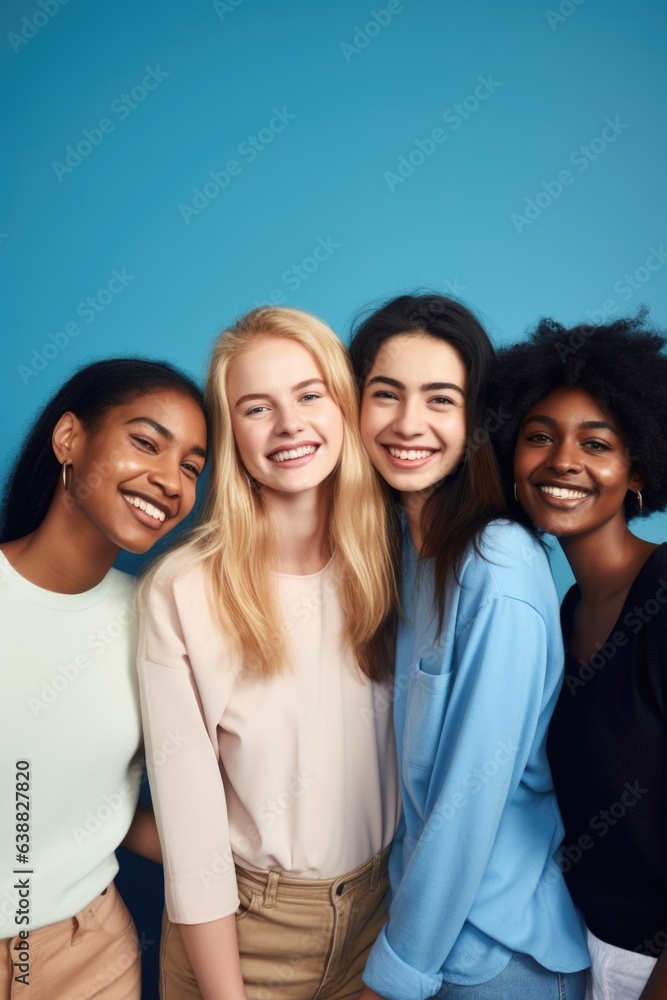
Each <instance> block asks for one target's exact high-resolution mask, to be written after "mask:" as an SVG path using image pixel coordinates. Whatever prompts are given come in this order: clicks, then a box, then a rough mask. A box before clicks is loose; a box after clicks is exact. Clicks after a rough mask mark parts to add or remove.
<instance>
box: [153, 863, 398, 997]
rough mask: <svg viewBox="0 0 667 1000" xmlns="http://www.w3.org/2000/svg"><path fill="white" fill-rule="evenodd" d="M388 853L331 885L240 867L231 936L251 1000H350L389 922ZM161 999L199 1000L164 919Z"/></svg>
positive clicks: (177, 939) (174, 932) (173, 928)
mask: <svg viewBox="0 0 667 1000" xmlns="http://www.w3.org/2000/svg"><path fill="white" fill-rule="evenodd" d="M388 853H389V849H388V848H387V849H386V850H385V851H383V852H382V854H377V855H376V856H375V857H374V858H371V860H370V861H368V862H366V864H364V865H360V866H359V868H355V869H354V871H352V872H348V874H347V875H341V876H340V877H339V878H336V879H303V878H289V877H288V876H285V875H283V874H282V873H281V872H278V871H271V872H251V871H247V870H246V869H243V868H239V867H238V866H237V869H236V875H237V881H238V888H239V897H240V899H241V906H240V909H239V912H238V913H237V915H236V930H237V934H238V939H239V951H240V954H241V969H242V971H243V982H244V983H245V991H246V997H247V998H248V1000H315V998H317V1000H355V998H357V997H359V996H360V994H361V992H362V990H363V987H364V984H363V982H362V980H361V973H362V972H363V970H364V966H365V965H366V959H367V958H368V953H369V951H370V949H371V947H372V945H373V942H374V941H375V939H376V938H377V936H378V934H379V933H380V931H381V929H382V926H383V924H384V923H385V921H386V919H387V909H386V903H385V896H386V894H387V887H388V878H387V856H388ZM160 995H161V998H162V1000H201V993H200V992H199V988H198V986H197V982H196V980H195V977H194V973H193V971H192V966H191V965H190V962H189V960H188V957H187V955H186V953H185V948H184V946H183V940H182V938H181V935H180V931H179V929H178V925H176V924H172V923H170V921H169V920H168V919H167V918H166V916H165V920H164V922H163V929H162V951H161V961H160Z"/></svg>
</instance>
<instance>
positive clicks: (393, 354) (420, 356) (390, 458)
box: [360, 333, 467, 494]
mask: <svg viewBox="0 0 667 1000" xmlns="http://www.w3.org/2000/svg"><path fill="white" fill-rule="evenodd" d="M466 384H467V374H466V369H465V365H464V364H463V362H462V360H461V358H460V357H459V355H458V353H457V352H456V351H455V350H454V348H453V347H452V346H451V345H450V344H448V343H447V342H446V341H443V340H439V339H437V338H435V337H431V336H429V335H425V334H421V333H406V334H398V335H397V336H394V337H389V338H388V339H387V340H385V341H384V343H383V344H382V346H381V347H380V349H379V350H378V353H377V355H376V357H375V360H374V362H373V367H372V368H371V370H370V372H369V374H368V377H367V379H366V382H365V384H364V388H363V392H362V397H361V425H360V426H361V437H362V439H363V442H364V446H365V448H366V451H367V452H368V454H369V455H370V457H371V461H372V462H373V465H374V466H375V468H376V469H377V470H378V472H379V473H380V475H381V476H382V477H383V479H385V480H386V481H387V482H388V483H389V485H390V486H392V487H393V488H394V489H396V490H398V491H399V492H400V493H401V494H410V493H416V492H421V491H428V489H429V488H430V487H432V486H434V485H435V484H436V483H438V482H440V480H442V479H444V477H445V476H447V475H448V474H449V473H450V472H452V470H453V469H454V468H456V466H457V465H458V463H459V461H460V460H461V456H462V455H463V450H464V447H465V441H466V410H465V392H466Z"/></svg>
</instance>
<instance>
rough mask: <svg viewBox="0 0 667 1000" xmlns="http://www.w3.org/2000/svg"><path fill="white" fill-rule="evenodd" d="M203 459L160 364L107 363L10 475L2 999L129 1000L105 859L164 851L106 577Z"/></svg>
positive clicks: (133, 963) (172, 522) (119, 909)
mask: <svg viewBox="0 0 667 1000" xmlns="http://www.w3.org/2000/svg"><path fill="white" fill-rule="evenodd" d="M205 460H206V420H205V416H204V409H203V397H202V395H201V392H200V390H199V389H198V387H197V386H196V385H195V384H194V383H193V382H192V381H191V380H190V379H189V378H187V377H186V376H185V375H183V374H182V373H181V372H179V371H178V370H176V369H174V368H173V367H171V366H170V365H167V364H163V363H161V362H154V361H147V360H143V359H139V358H114V359H111V360H107V361H98V362H95V363H94V364H91V365H88V366H87V367H85V368H82V369H81V370H80V371H78V372H76V374H75V375H73V376H72V378H70V379H69V381H68V382H67V383H66V384H65V385H64V386H62V388H61V389H60V390H59V391H58V392H57V393H56V394H55V396H54V397H53V398H52V399H51V400H50V401H49V402H48V403H47V405H46V406H45V407H44V409H43V411H42V412H41V414H40V415H39V416H38V418H37V420H36V422H35V424H34V426H33V428H32V430H31V431H30V432H29V434H28V437H27V439H26V441H25V444H24V446H23V448H22V450H21V452H20V454H19V456H18V459H17V461H16V464H15V466H14V470H13V473H12V475H11V476H10V478H9V481H8V484H7V487H6V490H5V495H4V502H3V507H2V527H1V533H0V539H1V541H0V593H1V594H2V600H1V602H0V635H1V636H2V648H3V659H4V667H3V676H2V680H1V681H0V690H1V693H2V697H1V698H0V704H1V705H2V713H1V714H2V719H1V721H0V745H1V746H2V754H1V756H2V761H3V764H2V767H3V779H2V785H3V789H5V791H6V792H7V797H8V798H11V801H12V803H13V802H14V801H15V804H16V808H15V810H14V809H11V810H10V808H9V806H8V805H7V804H6V807H5V808H4V809H3V811H2V815H1V816H0V845H2V846H1V848H0V858H1V860H2V866H1V871H0V898H1V900H2V905H1V907H0V939H2V940H1V941H0V956H1V957H0V993H1V995H2V996H3V997H5V996H6V997H9V996H10V995H11V996H15V995H18V993H17V992H15V991H17V990H18V991H19V992H20V990H19V987H20V986H27V987H32V988H33V989H34V990H36V991H37V992H36V995H39V996H45V997H46V996H48V997H49V1000H65V998H69V997H72V996H87V997H88V996H93V995H94V996H95V997H100V998H102V997H104V998H105V1000H107V998H108V1000H119V998H124V1000H125V998H138V997H139V991H140V949H139V942H138V939H137V934H136V931H135V928H134V924H133V922H132V919H131V917H130V915H129V913H128V911H127V909H126V908H125V906H124V904H123V902H122V900H121V899H120V896H118V894H117V892H116V890H115V888H114V884H113V879H114V876H115V874H116V872H117V870H118V863H117V861H116V857H115V849H116V848H117V847H118V846H119V845H120V844H121V843H123V846H126V847H129V848H130V849H131V850H135V851H137V853H140V854H143V855H144V856H146V857H150V858H152V859H153V860H160V851H159V844H158V841H157V834H156V831H155V822H154V820H153V818H152V814H151V813H150V812H149V810H146V809H144V808H142V807H139V809H137V808H136V807H137V797H138V794H139V785H140V781H141V774H142V764H141V726H140V719H139V703H138V690H137V682H136V675H135V659H136V619H137V611H136V609H135V604H134V582H133V580H132V578H131V577H130V576H128V575H127V574H125V573H121V572H119V571H118V570H116V569H114V568H113V563H114V560H115V559H116V556H117V555H118V553H119V552H120V551H121V550H122V549H124V550H126V551H129V552H134V553H143V552H146V551H147V550H148V549H150V547H151V546H152V545H153V544H154V543H155V542H156V541H158V540H159V539H161V538H163V537H164V536H165V535H166V534H167V533H168V532H169V531H170V530H171V529H172V528H174V527H176V525H177V524H179V523H180V521H182V520H183V518H184V517H186V515H187V514H188V513H189V512H190V510H191V509H192V506H193V504H194V501H195V491H196V484H197V479H198V477H199V474H200V473H201V471H202V469H203V466H204V462H205ZM169 752H171V747H167V746H165V747H163V748H162V753H163V754H166V753H169ZM147 763H148V768H149V770H150V769H151V767H154V766H158V764H159V760H158V759H157V757H156V758H155V759H154V760H149V761H148V762H147ZM29 994H31V990H30V989H27V990H26V996H27V995H29Z"/></svg>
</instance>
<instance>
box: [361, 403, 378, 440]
mask: <svg viewBox="0 0 667 1000" xmlns="http://www.w3.org/2000/svg"><path fill="white" fill-rule="evenodd" d="M378 423H379V422H378V419H377V413H376V412H375V410H374V408H373V405H372V404H371V403H368V402H364V401H363V400H362V403H361V412H360V414H359V431H360V433H361V440H362V441H363V443H364V447H365V448H366V449H370V447H371V445H372V444H373V442H374V439H375V436H376V434H377V430H378Z"/></svg>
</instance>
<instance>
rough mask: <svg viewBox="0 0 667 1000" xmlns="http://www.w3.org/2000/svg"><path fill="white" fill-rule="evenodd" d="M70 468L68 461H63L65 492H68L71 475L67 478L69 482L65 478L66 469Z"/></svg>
mask: <svg viewBox="0 0 667 1000" xmlns="http://www.w3.org/2000/svg"><path fill="white" fill-rule="evenodd" d="M71 468H72V466H71V465H70V464H69V463H68V462H63V486H64V487H65V493H69V488H70V486H71V484H72V477H71V476H70V478H69V482H68V480H67V470H68V469H71Z"/></svg>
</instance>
